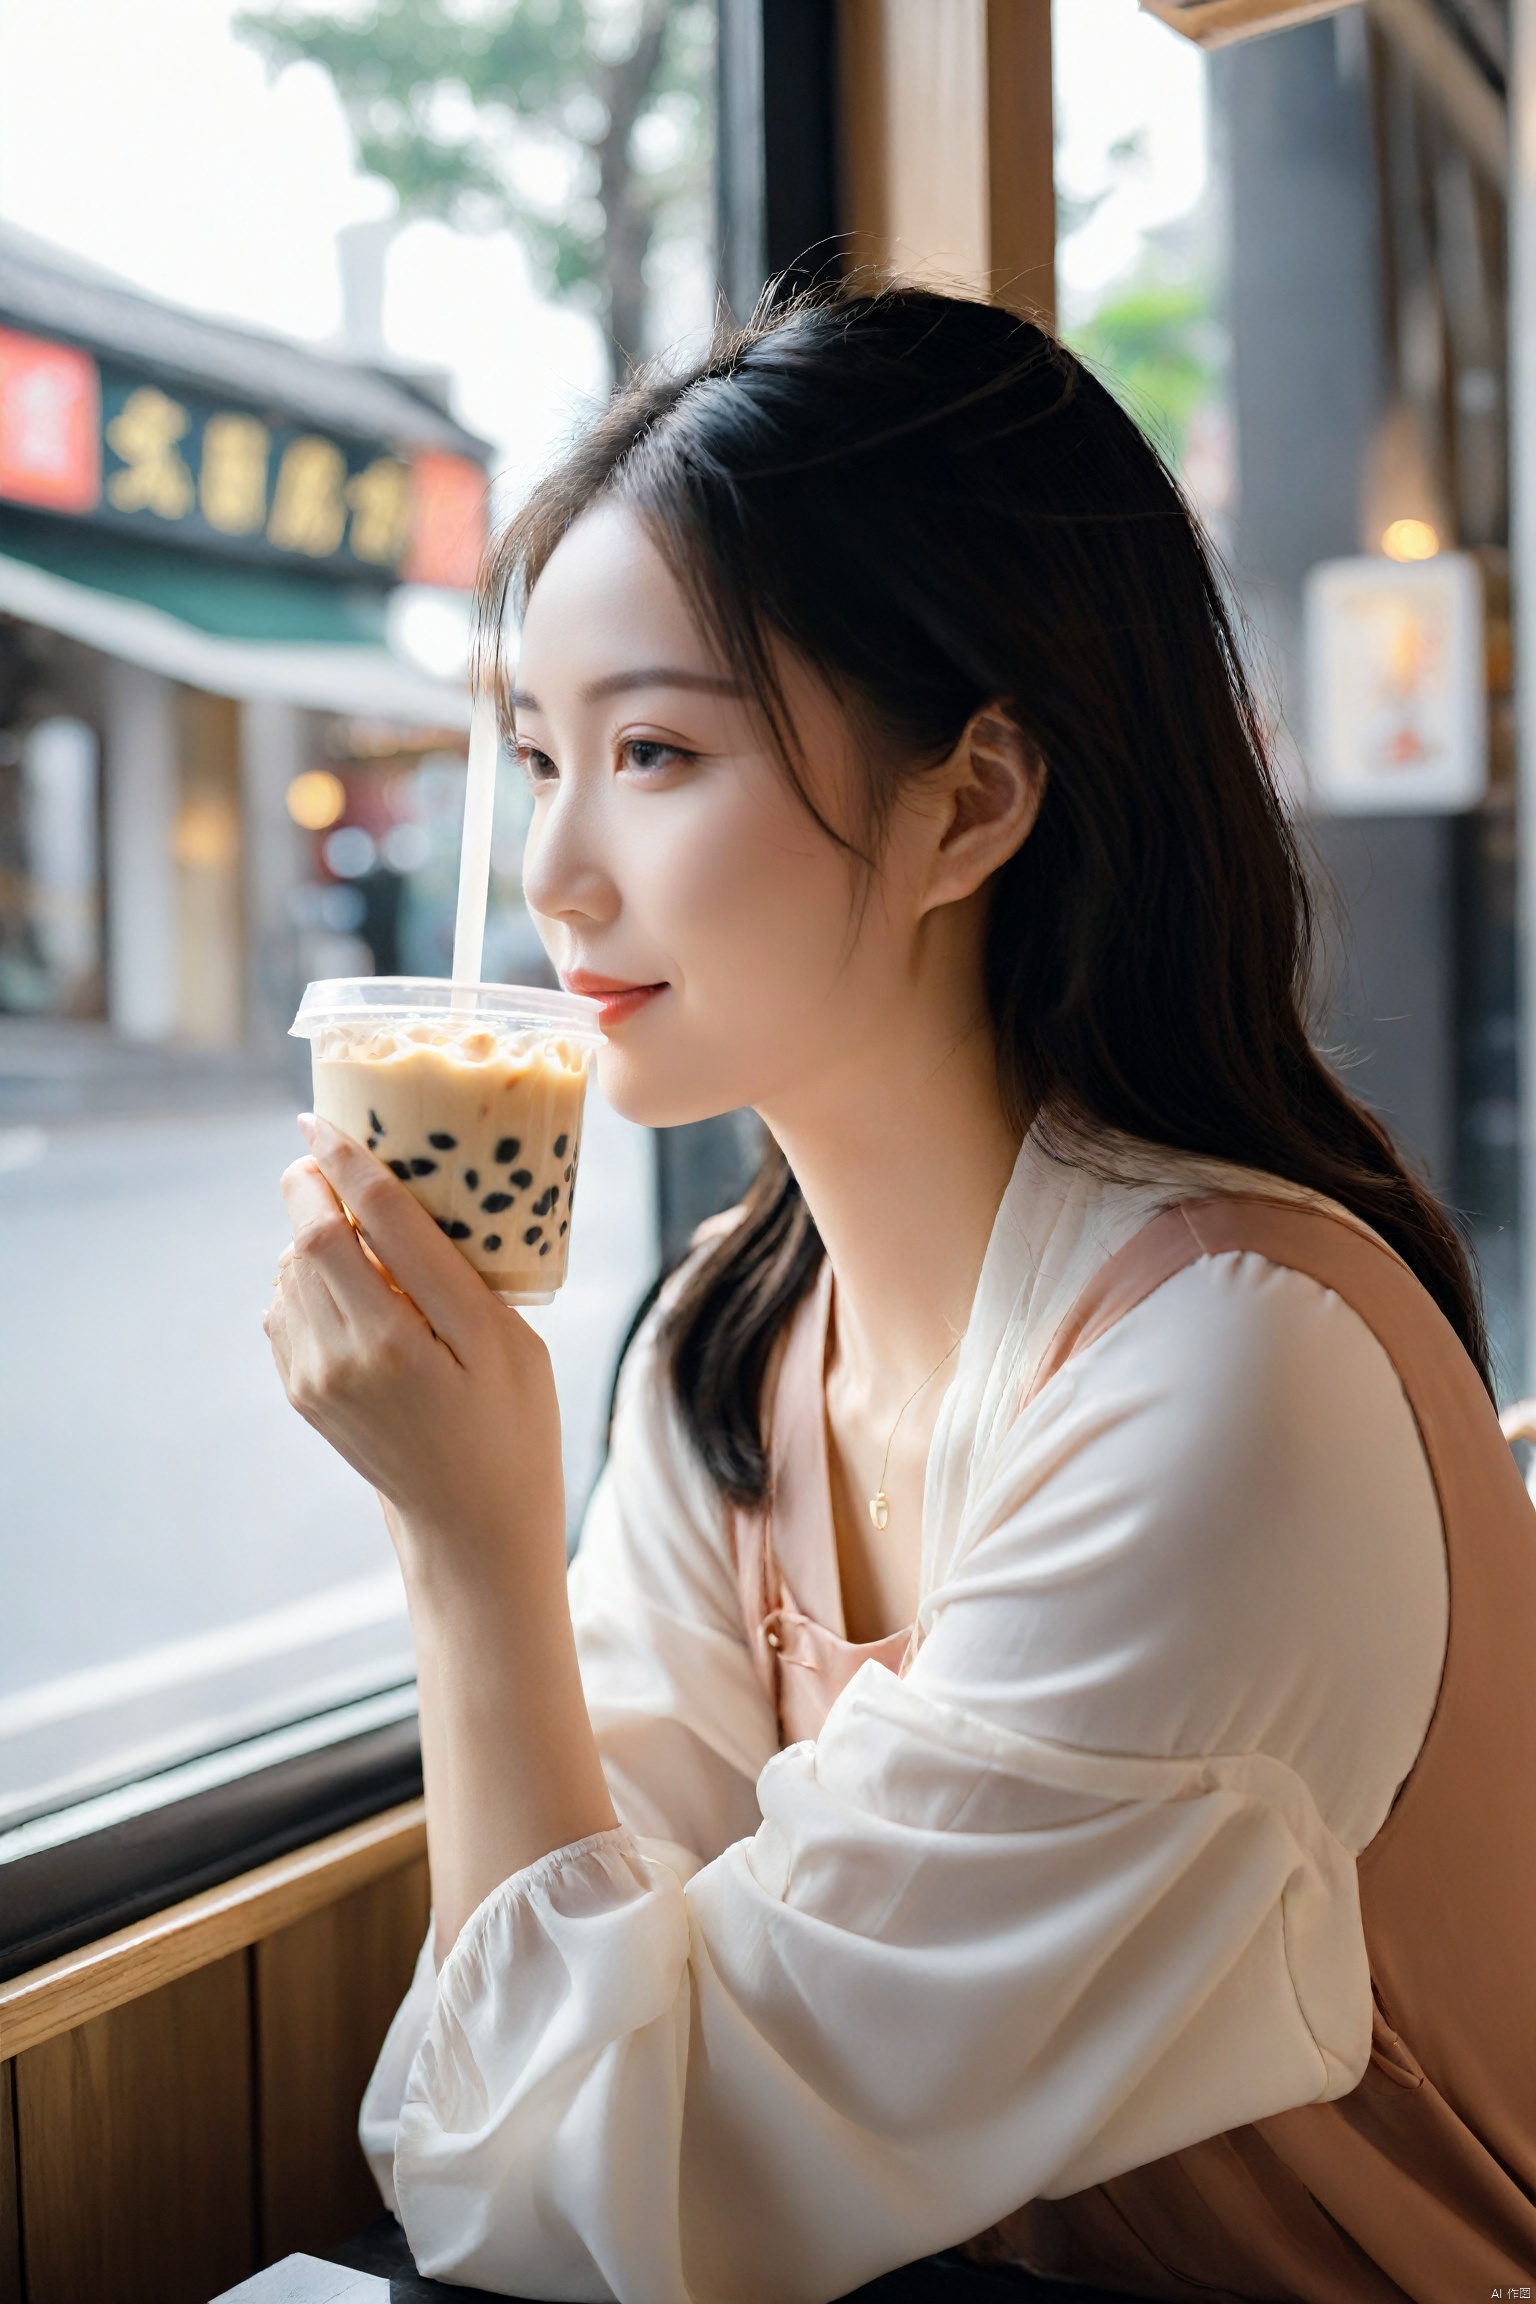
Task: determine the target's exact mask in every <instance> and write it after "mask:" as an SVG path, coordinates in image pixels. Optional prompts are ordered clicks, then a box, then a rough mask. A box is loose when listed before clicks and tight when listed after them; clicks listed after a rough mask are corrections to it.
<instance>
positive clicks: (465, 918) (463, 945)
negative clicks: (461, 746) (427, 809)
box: [453, 688, 499, 1008]
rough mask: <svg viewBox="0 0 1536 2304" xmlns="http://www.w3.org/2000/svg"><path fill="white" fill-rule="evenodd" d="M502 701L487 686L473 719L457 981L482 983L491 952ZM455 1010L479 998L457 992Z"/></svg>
mask: <svg viewBox="0 0 1536 2304" xmlns="http://www.w3.org/2000/svg"><path fill="white" fill-rule="evenodd" d="M498 749H499V739H498V735H497V729H496V704H495V699H494V697H493V696H492V695H490V694H489V693H487V691H486V690H485V689H483V688H481V689H478V690H477V691H476V694H475V700H474V705H473V707H472V709H471V712H470V720H469V774H468V776H467V777H466V778H465V783H464V844H463V846H462V848H461V849H460V851H459V909H458V912H457V915H456V916H455V919H454V923H453V981H454V983H455V985H456V986H463V985H469V984H478V983H479V981H480V969H481V964H482V960H483V956H484V951H485V900H486V894H487V891H488V890H489V887H490V881H491V830H492V826H493V825H494V822H495V818H496V755H497V751H498ZM453 1005H454V1007H455V1008H472V1007H473V1006H474V1002H473V1001H472V1000H470V999H467V998H462V997H460V996H459V995H458V994H457V993H456V994H455V997H454V1001H453Z"/></svg>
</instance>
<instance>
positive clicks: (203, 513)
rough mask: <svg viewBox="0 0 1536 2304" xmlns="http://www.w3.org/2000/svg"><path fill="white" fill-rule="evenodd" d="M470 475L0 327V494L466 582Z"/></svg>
mask: <svg viewBox="0 0 1536 2304" xmlns="http://www.w3.org/2000/svg"><path fill="white" fill-rule="evenodd" d="M485 489H486V481H485V474H484V472H483V471H482V470H481V468H480V467H479V465H478V464H476V463H474V462H473V461H471V460H470V459H469V458H468V457H463V456H455V455H448V454H444V453H442V452H441V451H435V450H429V451H418V452H417V453H416V454H415V455H414V456H412V457H409V458H408V457H406V456H405V455H401V454H397V453H396V451H395V450H394V449H393V448H391V447H389V446H388V445H387V444H386V443H384V442H382V441H366V440H358V439H346V438H341V437H335V436H332V435H330V434H328V433H323V432H316V431H312V430H308V429H306V428H305V427H303V426H302V425H297V424H294V423H291V422H290V421H288V420H287V419H285V418H284V417H283V416H281V415H279V414H275V413H273V412H270V411H269V412H266V413H264V414H260V415H258V414H257V413H255V412H254V411H252V410H248V409H238V408H223V407H218V406H216V405H214V404H213V402H212V401H211V400H210V399H208V398H207V397H206V396H204V395H200V394H198V393H196V392H193V391H181V390H175V389H168V388H166V386H164V385H162V384H160V383H156V382H152V381H150V380H149V379H148V378H146V377H144V376H143V375H142V374H141V375H138V376H134V375H131V374H128V373H127V372H125V371H122V370H118V369H115V368H114V367H112V366H111V365H110V364H108V363H103V364H102V365H101V366H100V367H98V364H97V362H96V361H95V360H94V359H93V358H92V357H91V356H90V354H89V353H87V352H83V351H78V350H76V349H74V348H73V347H71V346H68V345H63V344H52V343H49V342H47V341H46V340H44V339H43V338H40V337H34V336H26V335H22V334H19V333H16V332H14V331H11V330H9V329H5V328H3V327H0V500H8V501H9V502H11V503H15V504H28V505H34V506H37V507H39V508H41V509H44V510H47V511H53V512H65V513H70V514H73V515H75V516H77V517H84V518H87V519H91V520H93V521H97V522H100V523H102V524H103V525H105V526H108V527H113V528H128V529H132V530H136V531H138V532H139V533H141V534H153V535H157V536H160V537H164V538H167V539H170V538H174V539H175V541H177V542H179V543H183V544H189V545H193V546H195V547H200V548H202V549H204V550H210V551H217V552H223V553H234V554H236V555H238V556H239V557H240V558H242V559H249V558H255V559H262V560H266V561H269V562H271V561H287V562H290V563H292V562H293V561H294V560H299V561H302V562H303V563H305V564H306V565H308V566H309V567H312V568H328V569H332V570H334V571H335V572H336V573H338V574H348V573H354V574H356V575H358V576H367V577H372V578H374V579H375V580H377V579H378V578H380V577H384V578H393V577H398V576H402V575H404V576H408V577H409V579H410V580H411V581H412V582H414V583H419V584H439V585H446V586H453V587H468V586H469V585H472V584H473V582H474V580H475V574H476V570H477V567H478V563H479V557H480V551H481V547H482V545H483V542H484V535H485Z"/></svg>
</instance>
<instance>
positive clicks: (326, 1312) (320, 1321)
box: [265, 1116, 565, 1579]
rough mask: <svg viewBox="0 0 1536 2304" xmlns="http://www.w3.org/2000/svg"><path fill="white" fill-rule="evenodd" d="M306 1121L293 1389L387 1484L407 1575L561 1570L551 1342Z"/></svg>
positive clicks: (393, 1185) (336, 1139) (275, 1334)
mask: <svg viewBox="0 0 1536 2304" xmlns="http://www.w3.org/2000/svg"><path fill="white" fill-rule="evenodd" d="M300 1126H301V1127H302V1128H303V1130H304V1133H305V1135H306V1137H307V1138H308V1140H309V1143H310V1145H311V1148H312V1157H310V1158H309V1159H305V1160H297V1161H295V1162H294V1164H293V1166H292V1167H291V1168H290V1169H289V1170H288V1171H287V1173H286V1174H285V1176H284V1177H283V1185H282V1189H283V1198H284V1200H285V1201H286V1202H287V1206H288V1213H289V1215H290V1217H291V1218H292V1221H293V1246H292V1247H291V1248H290V1249H286V1250H285V1251H284V1253H283V1258H282V1262H281V1265H280V1267H279V1271H278V1279H277V1293H276V1295H275V1296H274V1298H273V1301H272V1305H271V1308H270V1310H269V1311H268V1313H267V1316H266V1323H265V1325H266V1330H267V1334H268V1336H269V1337H270V1339H271V1343H272V1351H273V1355H274V1357H275V1359H276V1361H277V1365H278V1370H279V1372H280V1374H281V1376H282V1379H283V1383H284V1386H285V1388H286V1390H287V1393H288V1397H289V1399H290V1400H291V1401H292V1403H293V1405H294V1407H295V1408H297V1410H298V1411H299V1414H300V1415H301V1416H303V1417H304V1418H305V1419H306V1420H307V1421H308V1422H309V1423H311V1424H313V1425H314V1427H315V1429H316V1431H317V1432H320V1433H322V1434H323V1435H324V1437H325V1438H326V1439H327V1440H329V1441H330V1443H331V1445H332V1447H333V1448H335V1449H336V1450H337V1451H338V1452H339V1454H341V1455H342V1456H344V1457H345V1458H346V1460H347V1462H348V1463H349V1464H351V1465H352V1466H353V1467H354V1468H355V1469H356V1470H357V1471H359V1472H360V1473H361V1474H362V1475H363V1477H364V1479H365V1480H368V1481H371V1482H372V1484H373V1486H374V1487H375V1488H377V1489H378V1491H379V1493H380V1495H381V1496H382V1497H383V1498H384V1500H385V1503H386V1505H387V1506H388V1507H390V1510H389V1513H388V1517H389V1519H390V1523H391V1528H392V1531H393V1533H394V1535H395V1538H396V1542H397V1544H399V1545H400V1547H401V1552H402V1565H403V1566H404V1567H405V1569H406V1572H407V1575H408V1576H412V1575H420V1574H428V1575H430V1574H433V1573H443V1572H448V1573H459V1572H467V1573H468V1574H469V1575H470V1576H471V1578H472V1579H473V1578H474V1577H475V1574H476V1571H477V1570H481V1571H484V1570H487V1569H494V1570H497V1571H505V1570H506V1569H507V1568H509V1567H511V1566H513V1565H514V1562H513V1560H512V1559H511V1558H510V1557H509V1553H520V1554H521V1555H522V1557H523V1565H524V1566H525V1567H526V1566H528V1565H531V1561H530V1560H529V1558H528V1552H529V1548H530V1547H532V1548H533V1551H534V1552H535V1554H536V1555H538V1556H541V1557H542V1556H543V1555H545V1554H548V1555H549V1559H548V1561H547V1562H545V1563H544V1564H546V1565H553V1564H554V1563H555V1562H556V1561H558V1564H559V1566H560V1567H561V1569H562V1570H563V1567H564V1558H565V1553H564V1540H565V1511H564V1494H563V1487H562V1481H561V1471H560V1416H559V1408H558V1404H557V1402H556V1398H555V1387H554V1379H553V1376H552V1374H551V1371H550V1365H549V1354H548V1353H547V1351H546V1350H545V1348H544V1345H543V1342H542V1341H541V1339H540V1338H539V1337H538V1336H536V1335H535V1334H534V1332H533V1330H532V1329H531V1328H530V1327H529V1326H528V1324H527V1322H526V1321H525V1320H522V1319H520V1318H519V1317H518V1315H517V1314H516V1313H515V1312H512V1311H510V1310H509V1309H508V1307H507V1306H506V1305H504V1304H501V1303H498V1301H497V1299H496V1298H495V1297H494V1296H493V1295H492V1294H491V1292H490V1290H489V1289H488V1288H487V1287H486V1285H485V1283H484V1282H483V1281H482V1280H481V1279H480V1278H479V1277H478V1276H477V1274H476V1273H475V1272H474V1271H473V1270H472V1269H471V1267H470V1266H469V1265H468V1264H466V1262H465V1261H464V1258H463V1257H462V1256H461V1255H460V1254H459V1253H458V1251H457V1249H455V1248H453V1247H451V1246H450V1245H449V1243H448V1241H447V1240H445V1239H444V1237H443V1235H442V1233H441V1232H440V1231H439V1230H438V1228H437V1226H436V1224H435V1223H434V1222H433V1220H432V1218H431V1217H430V1216H429V1215H428V1214H427V1212H426V1210H425V1209H424V1208H423V1207H422V1206H421V1205H420V1203H419V1202H418V1201H416V1200H415V1199H414V1198H413V1197H412V1195H411V1194H410V1193H409V1192H408V1191H407V1190H406V1189H405V1187H404V1185H403V1184H400V1183H399V1182H397V1181H396V1179H395V1178H394V1177H393V1176H391V1174H390V1173H389V1171H388V1169H387V1168H385V1167H384V1166H383V1165H382V1164H381V1163H380V1162H379V1161H377V1160H375V1159H374V1158H373V1156H372V1154H371V1153H368V1152H365V1151H364V1150H363V1149H362V1147H361V1146H360V1145H357V1144H354V1143H353V1142H352V1140H351V1138H350V1137H347V1136H343V1135H342V1134H341V1132H340V1130H339V1129H336V1128H333V1127H332V1126H331V1124H330V1123H329V1122H328V1121H325V1120H318V1119H314V1118H312V1117H309V1116H306V1118H305V1119H304V1120H303V1121H301V1122H300ZM348 1212H350V1216H351V1221H350V1222H349V1221H348ZM354 1226H355V1227H356V1228H355V1229H354ZM359 1235H361V1238H359ZM364 1241H366V1243H367V1248H368V1250H369V1251H371V1256H370V1254H368V1253H365V1251H364V1247H363V1242H364ZM487 1549H489V1553H490V1554H491V1557H489V1558H488V1557H485V1556H484V1555H485V1554H486V1552H487Z"/></svg>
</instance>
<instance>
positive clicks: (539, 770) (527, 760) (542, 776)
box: [517, 744, 559, 784]
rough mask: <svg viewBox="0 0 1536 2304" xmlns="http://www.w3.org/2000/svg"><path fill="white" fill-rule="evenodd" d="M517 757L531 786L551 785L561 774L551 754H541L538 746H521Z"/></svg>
mask: <svg viewBox="0 0 1536 2304" xmlns="http://www.w3.org/2000/svg"><path fill="white" fill-rule="evenodd" d="M517 756H518V759H519V760H520V761H521V762H522V764H523V774H524V775H525V776H526V777H527V779H528V781H529V783H530V784H551V783H553V782H554V780H555V778H556V776H557V775H558V774H559V770H558V769H557V768H556V766H555V764H554V762H553V760H551V758H550V756H549V754H548V753H547V752H541V751H540V750H539V748H538V746H537V744H519V746H518V748H517Z"/></svg>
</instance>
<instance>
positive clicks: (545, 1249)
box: [539, 1240, 552, 1256]
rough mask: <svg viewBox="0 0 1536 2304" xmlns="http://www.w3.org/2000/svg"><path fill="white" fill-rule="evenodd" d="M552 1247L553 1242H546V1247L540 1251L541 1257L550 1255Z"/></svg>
mask: <svg viewBox="0 0 1536 2304" xmlns="http://www.w3.org/2000/svg"><path fill="white" fill-rule="evenodd" d="M551 1246H552V1242H550V1241H548V1240H546V1241H545V1243H544V1245H543V1247H542V1248H541V1249H540V1250H539V1254H540V1255H541V1256H547V1255H548V1254H549V1251H550V1248H551Z"/></svg>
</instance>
